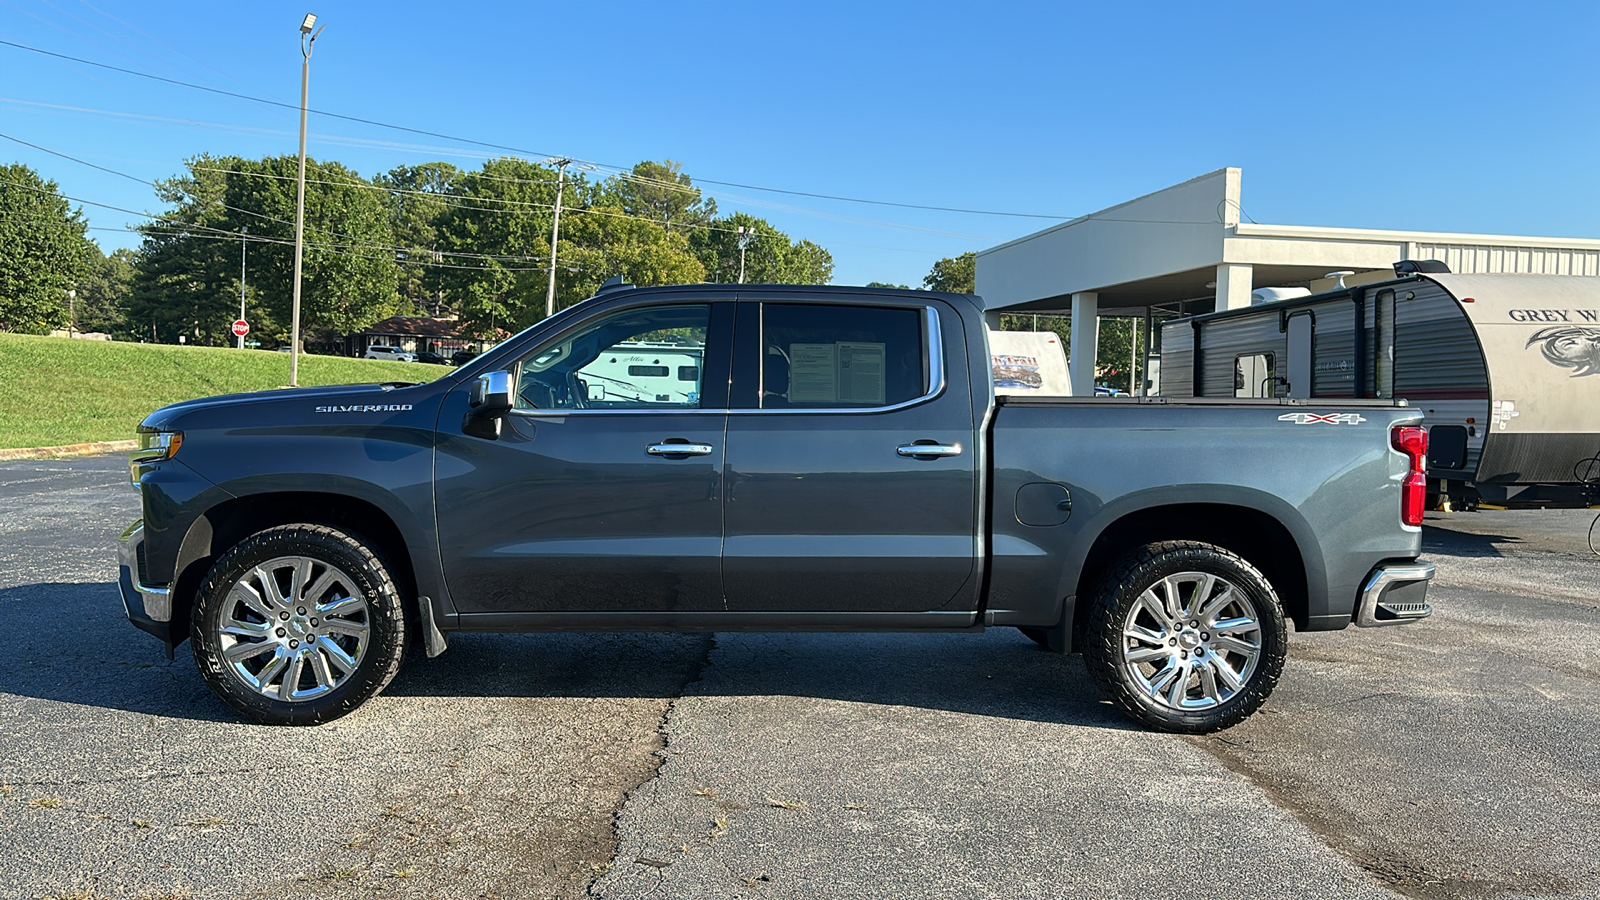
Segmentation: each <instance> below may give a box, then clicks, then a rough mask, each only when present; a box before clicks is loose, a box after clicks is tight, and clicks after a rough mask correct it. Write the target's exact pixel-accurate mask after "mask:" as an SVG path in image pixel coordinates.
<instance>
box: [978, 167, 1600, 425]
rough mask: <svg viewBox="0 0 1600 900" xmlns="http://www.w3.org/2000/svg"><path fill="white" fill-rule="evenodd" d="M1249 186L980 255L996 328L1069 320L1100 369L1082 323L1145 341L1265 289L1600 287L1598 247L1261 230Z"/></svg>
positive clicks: (1171, 194) (1169, 198)
mask: <svg viewBox="0 0 1600 900" xmlns="http://www.w3.org/2000/svg"><path fill="white" fill-rule="evenodd" d="M1241 181H1242V175H1241V170H1239V169H1219V170H1218V171H1215V172H1212V173H1210V174H1208V175H1202V176H1200V177H1199V178H1195V179H1192V180H1190V181H1186V182H1184V183H1182V184H1179V185H1174V186H1173V187H1169V188H1167V189H1165V190H1162V191H1157V192H1156V193H1153V194H1148V195H1146V196H1143V197H1140V198H1138V199H1135V200H1129V201H1128V202H1126V203H1122V204H1119V205H1117V206H1113V207H1110V208H1109V209H1104V210H1101V211H1100V212H1097V213H1092V214H1090V215H1087V216H1083V217H1082V218H1078V219H1073V220H1072V221H1070V222H1064V223H1062V224H1060V225H1056V226H1054V227H1052V228H1047V229H1045V230H1043V231H1039V232H1035V233H1034V234H1030V235H1027V236H1026V237H1022V238H1018V239H1017V240H1014V241H1010V242H1007V243H1005V244H1001V245H1000V246H998V247H992V248H990V249H988V250H984V251H982V252H980V253H978V255H977V292H978V294H979V295H980V296H982V297H983V299H984V302H985V304H986V305H987V308H988V314H989V316H990V320H991V324H993V325H995V326H998V324H999V315H1000V314H1001V313H1008V314H1014V313H1021V314H1027V313H1038V314H1041V315H1042V314H1045V313H1049V314H1051V315H1063V314H1066V315H1070V316H1071V317H1072V321H1073V324H1074V327H1073V329H1072V346H1071V352H1070V358H1071V359H1072V360H1073V361H1076V360H1080V359H1086V360H1093V359H1094V358H1095V352H1096V347H1095V344H1096V338H1097V336H1098V335H1097V332H1098V329H1097V328H1083V327H1077V324H1078V323H1080V322H1086V321H1098V319H1099V317H1101V316H1132V317H1137V318H1139V319H1141V320H1143V323H1144V328H1145V329H1146V333H1147V334H1148V333H1149V330H1151V329H1154V328H1159V323H1160V322H1161V321H1165V320H1166V319H1170V318H1174V317H1177V316H1190V315H1198V314H1200V313H1208V312H1213V311H1216V310H1224V309H1237V308H1239V307H1244V306H1249V305H1250V302H1251V295H1252V292H1254V291H1255V290H1256V289H1258V288H1285V287H1300V288H1310V289H1311V290H1313V291H1319V290H1325V289H1331V288H1333V287H1335V286H1337V284H1338V283H1339V278H1340V277H1344V278H1347V279H1349V280H1348V281H1347V283H1350V284H1354V283H1358V282H1359V281H1363V280H1376V278H1378V277H1380V276H1379V275H1369V276H1367V277H1365V278H1363V277H1362V276H1363V274H1364V273H1387V274H1389V275H1390V276H1391V277H1392V275H1393V272H1394V268H1393V267H1394V264H1395V263H1396V262H1400V261H1403V260H1430V259H1431V260H1439V261H1441V262H1443V263H1445V264H1446V265H1447V266H1449V267H1450V270H1451V271H1452V272H1456V273H1532V274H1545V275H1600V240H1592V239H1576V238H1542V237H1514V236H1508V235H1489V234H1452V233H1433V232H1416V231H1375V230H1368V229H1356V228H1321V227H1316V226H1301V225H1261V224H1257V223H1255V222H1251V221H1248V217H1247V216H1243V215H1241V211H1242V209H1243V207H1242V206H1241V203H1242V200H1241V193H1242V191H1241ZM1241 219H1243V220H1244V221H1241ZM1329 276H1332V277H1331V278H1330V277H1329ZM1144 346H1149V342H1148V340H1147V341H1146V342H1145V344H1144ZM1143 368H1145V366H1141V369H1143ZM1071 370H1072V387H1073V394H1074V395H1076V396H1089V395H1091V394H1092V393H1093V389H1094V367H1093V366H1092V365H1090V366H1078V365H1076V364H1074V365H1072V366H1071Z"/></svg>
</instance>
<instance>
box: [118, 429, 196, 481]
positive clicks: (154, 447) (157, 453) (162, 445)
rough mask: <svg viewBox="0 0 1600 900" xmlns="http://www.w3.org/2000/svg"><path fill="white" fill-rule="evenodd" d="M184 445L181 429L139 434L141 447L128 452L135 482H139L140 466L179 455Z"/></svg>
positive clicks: (130, 470)
mask: <svg viewBox="0 0 1600 900" xmlns="http://www.w3.org/2000/svg"><path fill="white" fill-rule="evenodd" d="M182 446H183V432H181V431H147V432H143V433H141V434H140V435H139V449H137V450H135V451H133V452H132V453H129V454H128V469H129V475H130V476H131V477H132V479H133V483H134V484H138V483H139V466H141V465H142V464H144V463H152V462H160V461H161V460H164V459H171V458H173V457H174V456H177V455H178V450H179V448H181V447H182Z"/></svg>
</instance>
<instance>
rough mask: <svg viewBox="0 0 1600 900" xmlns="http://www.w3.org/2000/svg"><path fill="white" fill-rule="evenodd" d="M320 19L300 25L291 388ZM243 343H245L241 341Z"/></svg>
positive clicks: (295, 372) (296, 371) (296, 373)
mask: <svg viewBox="0 0 1600 900" xmlns="http://www.w3.org/2000/svg"><path fill="white" fill-rule="evenodd" d="M316 26H317V17H316V16H314V15H311V14H310V13H307V14H306V18H305V21H303V22H301V23H300V55H301V56H303V57H305V65H304V66H302V67H301V69H300V178H299V182H298V189H297V190H296V192H295V202H294V309H293V312H292V313H291V315H290V322H289V386H290V387H299V386H300V259H301V257H302V256H303V255H304V253H305V243H306V105H307V103H308V102H309V101H310V97H311V51H313V50H315V49H316V47H317V35H320V34H322V30H321V29H320V28H319V29H317V33H316V34H312V33H311V29H313V28H316ZM241 343H243V341H242V340H241Z"/></svg>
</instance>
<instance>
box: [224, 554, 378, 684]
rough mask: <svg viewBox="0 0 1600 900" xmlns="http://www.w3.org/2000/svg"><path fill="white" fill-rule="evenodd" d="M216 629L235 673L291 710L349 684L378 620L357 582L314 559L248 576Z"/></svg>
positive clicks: (289, 561) (274, 562)
mask: <svg viewBox="0 0 1600 900" xmlns="http://www.w3.org/2000/svg"><path fill="white" fill-rule="evenodd" d="M216 621H217V636H218V638H219V647H220V649H221V655H222V659H223V660H224V661H225V664H226V667H227V669H228V671H230V672H232V673H233V675H234V677H235V678H237V679H238V680H239V681H240V682H242V683H243V684H244V685H245V687H247V688H249V689H250V690H251V691H253V692H254V693H256V694H259V695H261V696H262V697H266V698H269V699H272V700H280V701H284V702H290V703H293V702H301V701H306V700H312V699H315V698H317V697H321V696H323V695H325V694H328V693H329V692H331V691H333V690H335V689H336V688H338V687H339V686H340V685H342V684H344V683H345V682H346V681H348V680H349V679H350V677H351V676H352V675H353V674H354V673H355V672H356V669H357V668H358V667H359V666H360V665H361V659H362V657H363V656H365V655H366V652H367V648H368V645H369V644H370V642H371V641H370V635H371V632H372V612H371V610H370V609H369V607H368V605H367V600H366V597H365V596H364V595H363V593H362V592H361V591H360V590H359V589H357V587H356V585H355V582H354V580H353V579H352V578H351V577H350V576H349V575H348V574H346V573H344V572H341V571H339V570H338V569H337V568H335V567H333V566H330V565H329V564H328V563H326V562H324V561H322V560H320V559H313V558H311V557H306V556H279V557H274V558H272V559H268V560H266V561H265V562H262V563H261V564H259V565H256V566H252V567H251V568H249V569H247V570H245V571H244V572H243V573H242V574H241V575H239V576H238V578H237V580H235V581H234V582H233V584H232V585H231V586H230V587H229V589H228V593H227V597H226V600H225V601H224V603H223V606H222V610H221V615H220V616H219V617H218V619H217V620H216Z"/></svg>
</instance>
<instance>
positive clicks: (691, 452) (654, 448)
mask: <svg viewBox="0 0 1600 900" xmlns="http://www.w3.org/2000/svg"><path fill="white" fill-rule="evenodd" d="M644 452H646V453H648V454H650V455H651V456H709V455H711V445H710V444H690V443H682V444H673V443H664V444H651V445H650V446H648V447H646V448H644Z"/></svg>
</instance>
